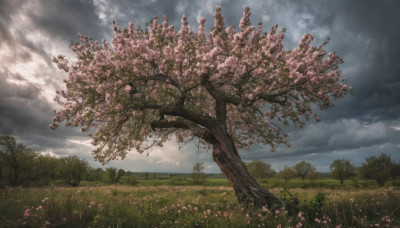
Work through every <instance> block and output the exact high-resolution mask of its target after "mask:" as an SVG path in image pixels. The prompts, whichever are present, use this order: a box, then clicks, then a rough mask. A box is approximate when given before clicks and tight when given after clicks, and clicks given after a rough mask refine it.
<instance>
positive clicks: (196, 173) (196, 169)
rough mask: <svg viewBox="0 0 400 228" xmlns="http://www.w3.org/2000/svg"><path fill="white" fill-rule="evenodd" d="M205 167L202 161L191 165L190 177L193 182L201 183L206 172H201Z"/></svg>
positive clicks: (204, 178)
mask: <svg viewBox="0 0 400 228" xmlns="http://www.w3.org/2000/svg"><path fill="white" fill-rule="evenodd" d="M204 169H205V164H204V162H196V163H195V164H194V166H193V172H192V178H193V182H194V183H195V184H201V183H203V182H204V181H205V180H206V174H205V173H204V172H203V171H204Z"/></svg>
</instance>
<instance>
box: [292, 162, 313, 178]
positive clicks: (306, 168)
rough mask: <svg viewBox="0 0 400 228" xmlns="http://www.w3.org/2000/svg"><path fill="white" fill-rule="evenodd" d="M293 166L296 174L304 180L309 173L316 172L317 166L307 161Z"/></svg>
mask: <svg viewBox="0 0 400 228" xmlns="http://www.w3.org/2000/svg"><path fill="white" fill-rule="evenodd" d="M293 168H294V170H295V171H296V175H297V176H299V177H301V178H302V179H303V180H304V179H305V178H306V177H307V175H308V174H310V173H311V172H315V167H314V166H313V165H311V164H310V163H308V162H306V161H302V162H299V163H297V164H296V165H295V166H294V167H293Z"/></svg>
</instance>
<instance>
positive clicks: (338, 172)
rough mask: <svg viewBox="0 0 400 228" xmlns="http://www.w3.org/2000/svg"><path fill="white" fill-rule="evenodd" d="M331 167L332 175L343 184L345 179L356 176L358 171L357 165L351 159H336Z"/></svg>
mask: <svg viewBox="0 0 400 228" xmlns="http://www.w3.org/2000/svg"><path fill="white" fill-rule="evenodd" d="M329 168H330V170H331V176H332V177H333V178H336V179H338V180H340V183H341V184H342V185H343V181H344V180H346V179H349V178H350V177H352V176H354V175H355V171H356V168H355V166H354V165H353V164H352V163H351V162H350V161H349V160H344V159H341V160H340V159H338V160H334V161H333V162H332V164H331V165H330V166H329Z"/></svg>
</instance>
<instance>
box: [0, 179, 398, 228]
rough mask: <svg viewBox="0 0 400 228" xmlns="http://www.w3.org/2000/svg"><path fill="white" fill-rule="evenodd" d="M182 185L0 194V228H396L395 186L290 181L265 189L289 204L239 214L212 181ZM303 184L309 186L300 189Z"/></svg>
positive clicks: (222, 185) (227, 190)
mask: <svg viewBox="0 0 400 228" xmlns="http://www.w3.org/2000/svg"><path fill="white" fill-rule="evenodd" d="M185 181H186V180H185V179H180V180H179V181H178V182H176V181H175V182H174V180H172V181H171V180H140V181H139V183H138V185H136V186H126V185H108V186H98V185H95V183H89V182H86V183H82V185H83V186H81V187H65V186H51V187H42V188H19V187H18V188H8V189H1V190H0V194H1V195H0V215H1V217H0V227H371V226H373V227H398V226H400V190H399V189H398V188H396V187H384V188H376V187H374V186H373V185H372V186H370V187H369V188H365V187H361V188H360V187H357V186H356V185H355V183H353V182H351V181H347V182H346V183H345V186H343V187H342V186H339V185H337V181H335V180H329V179H325V180H318V181H305V182H303V181H301V180H292V181H289V182H288V183H286V186H289V188H288V189H284V188H282V187H274V188H272V189H270V191H271V192H273V193H274V194H276V195H278V196H280V197H281V198H284V199H285V202H286V206H283V207H282V208H277V209H273V210H272V209H270V208H266V207H262V208H242V207H241V206H240V205H238V204H237V201H236V198H235V196H234V193H233V191H232V188H231V187H229V184H228V182H227V181H226V180H225V179H222V178H214V179H209V180H207V182H206V183H204V184H203V185H202V186H194V185H189V184H187V185H186V186H185ZM261 182H262V183H263V185H265V186H268V185H275V184H282V183H278V182H279V181H277V182H276V183H275V182H273V181H271V180H265V181H262V180H261ZM302 182H303V185H304V186H306V187H307V186H308V187H307V188H299V187H301V186H299V183H302ZM180 184H182V185H180ZM357 184H359V183H357ZM292 185H293V186H295V185H297V186H299V187H297V188H293V186H292ZM309 185H314V187H312V188H311V187H310V186H309ZM332 185H334V186H333V187H332ZM304 186H303V187H304ZM326 186H331V187H330V188H328V187H326ZM288 208H290V210H288Z"/></svg>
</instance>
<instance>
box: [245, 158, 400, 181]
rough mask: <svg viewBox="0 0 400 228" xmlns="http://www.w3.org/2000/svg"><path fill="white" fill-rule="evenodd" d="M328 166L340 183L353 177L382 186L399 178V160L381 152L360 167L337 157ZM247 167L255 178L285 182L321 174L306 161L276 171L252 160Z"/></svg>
mask: <svg viewBox="0 0 400 228" xmlns="http://www.w3.org/2000/svg"><path fill="white" fill-rule="evenodd" d="M329 168H330V171H331V172H330V176H331V177H332V178H334V179H337V180H339V181H340V183H341V184H342V185H343V183H344V180H348V179H351V178H354V177H358V178H359V179H370V180H375V181H376V182H377V183H378V184H379V186H383V185H384V184H385V182H387V181H390V180H396V179H400V161H399V162H397V163H396V162H395V161H393V160H392V159H391V158H390V156H388V155H386V154H383V153H382V154H380V155H379V156H371V157H367V158H365V162H364V163H362V165H361V166H360V167H355V166H354V165H353V164H352V163H351V161H349V160H345V159H338V160H334V161H333V162H332V163H331V165H330V166H329ZM247 169H248V171H249V172H250V173H251V174H252V176H253V177H255V178H259V179H262V178H271V177H277V178H281V179H283V180H285V181H286V182H287V181H289V180H290V179H293V178H296V177H298V178H301V179H303V180H304V179H306V178H308V179H311V180H315V179H318V178H319V177H320V176H321V174H320V173H318V172H317V171H316V168H315V166H313V165H312V164H310V163H308V162H306V161H301V162H299V163H297V164H296V165H294V166H285V167H284V168H283V169H282V170H281V171H279V172H276V171H275V170H274V169H272V167H271V164H268V163H264V162H262V161H260V160H253V161H252V162H250V163H247Z"/></svg>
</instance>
